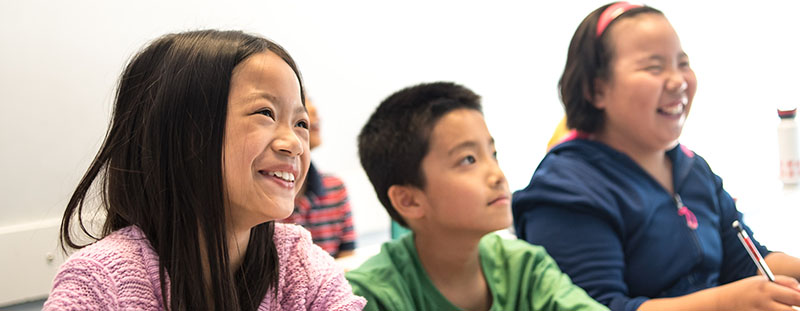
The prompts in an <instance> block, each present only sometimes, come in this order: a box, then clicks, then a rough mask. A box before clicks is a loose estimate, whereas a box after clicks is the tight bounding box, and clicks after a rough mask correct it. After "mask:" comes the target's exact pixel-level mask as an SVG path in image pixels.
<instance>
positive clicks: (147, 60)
mask: <svg viewBox="0 0 800 311" xmlns="http://www.w3.org/2000/svg"><path fill="white" fill-rule="evenodd" d="M262 52H269V53H275V54H276V55H278V56H280V57H281V58H282V59H283V60H284V61H286V63H287V64H288V65H289V66H290V67H291V68H292V70H293V71H294V73H295V74H296V75H297V78H298V80H299V81H301V82H300V92H301V98H303V97H304V96H302V95H304V94H303V85H302V79H301V77H300V72H299V71H298V69H297V66H296V65H295V63H294V61H293V60H292V58H291V56H289V54H288V53H287V52H286V51H285V50H284V49H283V48H282V47H281V46H279V45H277V44H275V43H274V42H272V41H270V40H267V39H265V38H262V37H258V36H254V35H250V34H246V33H243V32H240V31H218V30H201V31H190V32H184V33H177V34H168V35H165V36H163V37H161V38H159V39H156V40H155V41H154V42H152V43H151V44H150V45H149V46H147V47H146V48H145V49H144V50H142V51H140V52H139V53H138V54H137V55H135V56H134V57H133V59H132V60H131V61H130V63H129V64H128V66H127V67H126V68H125V71H124V72H123V73H122V76H121V77H120V81H119V87H118V90H117V94H116V101H115V104H114V112H113V116H112V120H111V124H110V125H109V129H108V132H107V133H106V137H105V140H104V141H103V145H102V147H101V148H100V151H99V152H98V154H97V156H96V157H95V159H94V160H93V161H92V164H91V165H90V166H89V169H88V171H87V172H86V174H85V175H84V177H83V178H82V179H81V181H80V183H79V184H78V187H77V189H76V190H75V192H74V193H73V194H72V197H71V198H70V201H69V203H68V204H67V209H66V211H65V212H64V217H63V219H62V222H61V236H60V238H61V245H62V248H63V249H64V251H65V252H66V247H67V246H68V247H71V248H82V247H85V246H86V245H85V244H84V245H81V244H79V243H77V242H76V239H77V236H75V235H73V233H71V231H70V228H71V226H73V221H74V220H75V219H74V218H75V217H77V223H78V225H79V226H80V228H81V231H82V234H85V235H87V236H89V237H91V238H93V239H95V240H97V239H99V238H97V237H94V236H93V235H92V234H91V233H90V232H89V231H88V230H87V229H86V227H85V226H84V220H83V219H82V214H83V213H84V209H85V208H84V205H85V204H86V201H87V200H91V198H92V195H91V193H90V190H91V189H94V188H93V184H95V185H96V187H100V188H99V189H98V190H99V191H100V196H101V199H102V206H101V208H102V211H104V212H105V213H106V219H105V223H104V225H103V230H102V236H107V235H109V234H110V233H111V232H113V231H115V230H119V229H121V228H124V227H127V226H137V227H138V228H139V229H141V230H142V231H143V232H144V234H145V236H146V237H147V240H148V241H149V242H150V244H151V245H152V247H153V248H154V249H155V252H156V253H157V254H158V256H159V276H160V281H161V294H162V297H164V298H162V299H163V301H162V302H163V303H164V306H165V307H167V308H168V309H171V310H202V309H213V310H256V309H257V307H258V305H259V304H260V303H261V301H262V300H263V299H264V297H265V296H266V294H267V291H268V290H269V289H270V288H272V289H273V294H274V295H276V294H277V290H278V288H277V287H278V256H277V251H276V248H275V245H274V244H273V240H272V236H273V229H274V224H273V222H272V221H270V222H267V223H263V224H260V225H258V226H256V227H254V228H253V229H252V230H251V232H250V243H249V244H248V247H247V252H246V255H245V257H244V259H243V262H242V265H241V267H240V268H239V269H238V270H237V271H236V272H235V273H233V274H231V273H230V272H229V271H230V269H229V266H230V260H229V257H228V247H229V245H228V241H227V239H226V232H227V228H226V222H225V219H226V212H225V208H224V206H225V196H224V180H223V175H222V163H223V155H222V150H223V149H222V146H223V140H224V138H225V137H224V133H225V119H226V115H227V108H228V91H229V88H230V81H231V76H232V72H233V70H234V68H235V67H236V66H237V65H238V64H240V63H241V62H242V61H243V60H245V59H246V58H247V57H249V56H251V55H253V54H256V53H262ZM303 104H304V105H305V102H303ZM203 261H206V264H207V266H204V265H203ZM167 275H169V282H170V286H169V297H171V298H170V301H167V299H166V297H168V295H167V292H166V291H167V287H166V286H165V285H166V278H167ZM206 276H207V277H206Z"/></svg>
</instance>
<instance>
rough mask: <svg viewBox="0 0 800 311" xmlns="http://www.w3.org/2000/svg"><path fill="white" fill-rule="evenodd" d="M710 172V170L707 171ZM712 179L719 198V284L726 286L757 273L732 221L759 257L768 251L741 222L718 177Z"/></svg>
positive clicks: (740, 216) (765, 254)
mask: <svg viewBox="0 0 800 311" xmlns="http://www.w3.org/2000/svg"><path fill="white" fill-rule="evenodd" d="M709 172H710V170H709ZM711 175H712V176H713V179H714V186H715V187H716V191H717V197H718V198H719V206H720V221H721V222H722V223H721V224H720V236H721V237H722V253H723V254H722V267H721V269H720V274H719V282H720V284H727V283H730V282H734V281H737V280H740V279H743V278H746V277H749V276H753V275H755V274H756V273H757V271H758V269H757V268H756V265H755V263H753V260H752V259H751V258H750V255H749V254H748V253H747V250H745V248H744V245H742V242H741V241H739V237H738V236H737V233H736V230H735V229H734V228H733V226H732V225H731V224H733V221H734V220H738V221H739V222H740V223H741V224H742V227H744V230H745V231H747V234H748V235H750V239H751V240H752V241H753V244H755V246H756V248H757V249H758V252H759V253H761V256H764V257H766V256H767V254H769V253H770V252H769V250H767V248H766V247H765V246H763V245H761V243H758V241H756V239H755V238H754V237H753V231H752V230H750V228H749V227H748V226H747V225H746V224H745V223H744V221H743V220H742V213H740V212H739V211H738V210H737V209H736V203H735V202H734V201H733V198H731V196H730V195H729V194H728V192H727V191H725V189H723V188H722V179H721V178H719V176H717V175H714V174H713V173H711Z"/></svg>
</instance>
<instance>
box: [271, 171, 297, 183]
mask: <svg viewBox="0 0 800 311" xmlns="http://www.w3.org/2000/svg"><path fill="white" fill-rule="evenodd" d="M270 175H272V176H275V177H278V178H280V179H283V180H285V181H288V182H294V174H292V173H290V172H270Z"/></svg>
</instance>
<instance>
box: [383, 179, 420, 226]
mask: <svg viewBox="0 0 800 311" xmlns="http://www.w3.org/2000/svg"><path fill="white" fill-rule="evenodd" d="M387 192H388V194H389V201H391V202H392V206H394V209H395V210H396V211H397V213H399V214H400V216H403V218H404V219H419V218H422V217H423V216H425V209H423V208H422V204H420V203H422V199H423V198H422V196H421V194H422V191H421V190H420V189H417V187H414V186H405V185H392V186H391V187H389V190H388V191H387Z"/></svg>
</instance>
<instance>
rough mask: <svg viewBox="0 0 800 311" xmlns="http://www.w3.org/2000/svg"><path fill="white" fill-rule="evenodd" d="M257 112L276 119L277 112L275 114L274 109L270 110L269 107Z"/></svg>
mask: <svg viewBox="0 0 800 311" xmlns="http://www.w3.org/2000/svg"><path fill="white" fill-rule="evenodd" d="M256 113H258V114H263V115H265V116H267V117H269V118H270V119H273V120H274V119H275V114H273V113H272V110H269V109H268V108H265V109H261V110H259V111H256Z"/></svg>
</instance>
